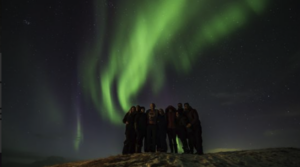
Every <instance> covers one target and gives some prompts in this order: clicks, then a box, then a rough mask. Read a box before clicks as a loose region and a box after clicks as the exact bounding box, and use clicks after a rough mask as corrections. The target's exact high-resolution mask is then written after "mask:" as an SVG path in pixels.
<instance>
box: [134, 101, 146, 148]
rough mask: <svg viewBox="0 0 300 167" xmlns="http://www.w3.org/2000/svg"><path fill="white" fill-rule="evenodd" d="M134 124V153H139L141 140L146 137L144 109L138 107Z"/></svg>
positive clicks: (141, 144)
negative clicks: (135, 136) (135, 140)
mask: <svg viewBox="0 0 300 167" xmlns="http://www.w3.org/2000/svg"><path fill="white" fill-rule="evenodd" d="M137 108H138V107H137ZM134 122H135V131H136V135H137V138H136V139H137V142H136V147H135V152H136V153H141V152H142V147H143V140H144V138H145V136H146V130H147V115H146V113H145V107H140V111H139V112H137V114H136V116H135V121H134ZM145 147H146V146H144V149H145Z"/></svg>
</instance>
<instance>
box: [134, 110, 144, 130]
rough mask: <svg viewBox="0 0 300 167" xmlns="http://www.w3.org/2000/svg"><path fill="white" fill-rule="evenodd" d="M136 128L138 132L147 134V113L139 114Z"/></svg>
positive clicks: (135, 124)
mask: <svg viewBox="0 0 300 167" xmlns="http://www.w3.org/2000/svg"><path fill="white" fill-rule="evenodd" d="M134 128H135V130H136V131H137V132H142V133H146V130H147V115H146V113H142V112H139V113H137V114H136V116H135V119H134Z"/></svg>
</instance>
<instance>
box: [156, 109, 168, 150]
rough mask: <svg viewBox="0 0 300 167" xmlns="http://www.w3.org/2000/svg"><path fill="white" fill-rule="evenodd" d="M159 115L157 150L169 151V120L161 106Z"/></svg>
mask: <svg viewBox="0 0 300 167" xmlns="http://www.w3.org/2000/svg"><path fill="white" fill-rule="evenodd" d="M158 111H159V112H158V116H157V152H167V142H166V135H167V122H166V117H165V113H164V110H163V109H162V108H160V109H159V110H158Z"/></svg>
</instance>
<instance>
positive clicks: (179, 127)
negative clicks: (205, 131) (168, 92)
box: [175, 111, 189, 153]
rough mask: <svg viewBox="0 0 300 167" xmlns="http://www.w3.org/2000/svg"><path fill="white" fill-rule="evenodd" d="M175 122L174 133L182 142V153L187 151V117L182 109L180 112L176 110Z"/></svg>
mask: <svg viewBox="0 0 300 167" xmlns="http://www.w3.org/2000/svg"><path fill="white" fill-rule="evenodd" d="M175 124H176V134H177V136H178V138H179V139H180V141H181V143H182V148H183V151H184V153H189V147H188V144H187V131H186V125H187V119H186V117H185V115H184V114H183V112H182V111H181V112H180V111H176V118H175Z"/></svg>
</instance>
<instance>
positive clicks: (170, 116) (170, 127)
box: [166, 105, 178, 153]
mask: <svg viewBox="0 0 300 167" xmlns="http://www.w3.org/2000/svg"><path fill="white" fill-rule="evenodd" d="M175 112H176V109H175V108H174V107H173V106H171V105H169V106H168V107H167V108H166V120H167V134H168V139H169V146H170V150H171V153H173V152H175V153H177V152H178V151H177V142H176V124H175V118H176V116H175Z"/></svg>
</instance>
